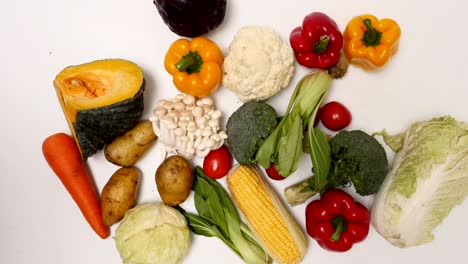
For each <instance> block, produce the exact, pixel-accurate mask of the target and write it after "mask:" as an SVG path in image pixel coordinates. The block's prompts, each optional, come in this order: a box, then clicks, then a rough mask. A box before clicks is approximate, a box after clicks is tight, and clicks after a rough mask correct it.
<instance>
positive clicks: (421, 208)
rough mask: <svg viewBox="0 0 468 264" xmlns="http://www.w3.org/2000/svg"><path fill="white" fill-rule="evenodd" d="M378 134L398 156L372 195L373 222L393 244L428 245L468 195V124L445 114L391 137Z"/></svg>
mask: <svg viewBox="0 0 468 264" xmlns="http://www.w3.org/2000/svg"><path fill="white" fill-rule="evenodd" d="M378 134H380V135H382V136H383V138H384V141H385V142H386V143H387V145H389V147H390V148H391V149H393V150H394V151H396V154H395V157H394V160H393V166H392V169H391V170H390V171H389V173H388V174H387V176H386V178H385V180H384V182H383V184H382V186H381V188H380V189H379V191H378V193H377V194H376V197H375V200H374V205H373V208H372V213H371V215H372V219H371V223H372V225H373V226H374V228H375V229H376V230H377V231H378V232H379V233H380V234H381V235H382V236H383V237H384V238H385V239H387V240H388V241H389V242H390V243H392V244H393V245H395V246H398V247H410V246H416V245H421V244H424V243H428V242H430V241H432V240H433V239H434V235H433V230H434V229H435V228H436V227H437V226H438V225H440V224H441V223H442V221H443V220H444V219H445V218H446V217H447V216H448V214H449V213H450V211H451V210H452V209H453V208H454V207H455V206H457V205H459V204H460V203H462V202H463V201H464V199H465V198H466V196H467V195H468V124H466V123H462V122H457V121H456V120H455V119H454V118H452V117H449V116H447V117H438V118H433V119H431V120H427V121H422V122H416V123H414V124H412V125H411V126H410V127H409V128H408V129H407V130H406V131H405V132H403V133H399V134H396V135H393V136H392V135H389V134H388V133H387V132H385V131H383V132H380V133H378Z"/></svg>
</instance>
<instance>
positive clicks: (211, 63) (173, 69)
mask: <svg viewBox="0 0 468 264" xmlns="http://www.w3.org/2000/svg"><path fill="white" fill-rule="evenodd" d="M222 64H223V54H222V52H221V50H220V48H219V47H218V45H217V44H216V43H214V42H213V41H211V40H209V39H207V38H204V37H196V38H194V39H192V40H191V41H190V40H188V39H178V40H176V41H175V42H174V43H172V45H171V46H170V47H169V50H168V51H167V53H166V57H165V59H164V67H165V68H166V70H167V72H169V73H170V74H171V75H172V76H173V82H174V85H175V86H176V88H177V89H178V90H179V91H181V92H182V93H186V94H190V95H193V96H196V97H204V96H209V95H210V94H211V93H213V92H214V91H215V90H216V89H217V88H218V86H219V84H220V83H221V77H222V71H221V66H222Z"/></svg>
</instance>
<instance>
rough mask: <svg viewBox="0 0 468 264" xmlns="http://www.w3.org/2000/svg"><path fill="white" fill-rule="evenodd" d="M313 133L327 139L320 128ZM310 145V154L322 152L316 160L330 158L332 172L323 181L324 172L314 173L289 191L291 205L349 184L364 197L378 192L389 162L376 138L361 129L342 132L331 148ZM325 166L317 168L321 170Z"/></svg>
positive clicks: (314, 144) (288, 198) (287, 194)
mask: <svg viewBox="0 0 468 264" xmlns="http://www.w3.org/2000/svg"><path fill="white" fill-rule="evenodd" d="M317 131H318V132H317ZM314 133H317V135H316V136H315V137H314V136H312V137H311V138H322V140H326V138H327V136H326V135H325V134H323V133H322V132H321V131H320V130H318V129H315V130H314ZM311 143H312V144H311V146H312V147H311V148H310V149H311V151H317V152H318V151H321V152H323V154H322V155H313V157H321V156H328V157H331V158H330V159H331V164H330V167H329V168H330V169H329V170H328V174H327V175H326V176H325V177H324V178H323V171H318V170H314V172H315V176H312V177H309V178H307V179H305V180H303V181H301V182H299V183H296V184H294V185H292V186H290V187H288V188H286V189H285V191H284V194H285V196H286V200H287V201H288V203H289V204H290V205H297V204H300V203H303V202H305V201H306V200H307V199H309V198H310V197H312V196H313V195H315V194H316V193H319V192H323V191H324V190H325V189H327V188H329V187H338V186H346V185H348V184H350V183H352V184H353V185H354V187H355V189H356V192H357V193H359V194H360V195H363V196H365V195H371V194H374V193H376V192H377V191H378V189H379V187H380V186H381V184H382V182H383V181H384V179H385V175H386V174H387V171H388V160H387V155H386V153H385V150H384V148H383V147H382V145H381V144H380V143H379V142H378V141H377V140H376V139H375V138H373V137H372V136H370V135H368V134H367V133H365V132H363V131H361V130H354V131H341V132H339V133H338V134H337V135H336V136H335V137H334V138H333V139H332V140H331V141H330V144H328V143H327V144H326V145H328V148H327V147H326V145H319V144H317V143H314V142H313V141H312V142H311ZM316 164H321V161H320V160H318V161H316ZM324 164H326V163H324ZM324 166H325V165H321V166H317V167H314V168H316V169H321V168H323V167H324ZM318 173H320V174H318ZM318 175H322V176H318ZM319 178H320V179H319Z"/></svg>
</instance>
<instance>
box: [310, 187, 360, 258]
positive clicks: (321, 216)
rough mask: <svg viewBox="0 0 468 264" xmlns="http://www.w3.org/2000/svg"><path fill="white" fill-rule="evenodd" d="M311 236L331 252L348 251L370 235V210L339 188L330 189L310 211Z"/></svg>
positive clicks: (312, 205) (313, 204)
mask: <svg viewBox="0 0 468 264" xmlns="http://www.w3.org/2000/svg"><path fill="white" fill-rule="evenodd" d="M306 229H307V233H308V234H309V235H310V236H311V237H312V238H314V239H315V240H317V242H318V244H319V245H320V246H321V247H322V248H324V249H327V250H330V251H336V252H344V251H348V250H350V249H351V247H352V246H353V244H354V243H358V242H361V241H362V240H364V239H365V238H366V237H367V234H368V233H369V211H368V210H367V208H366V207H365V206H364V205H362V204H360V203H358V202H355V201H354V199H353V197H351V195H349V194H347V193H345V192H344V191H342V190H339V189H328V190H327V191H325V193H324V194H323V195H322V197H321V199H320V200H314V201H312V202H311V203H309V205H307V208H306Z"/></svg>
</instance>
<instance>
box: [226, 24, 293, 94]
mask: <svg viewBox="0 0 468 264" xmlns="http://www.w3.org/2000/svg"><path fill="white" fill-rule="evenodd" d="M226 53H227V54H226V58H225V60H224V63H223V81H222V82H223V86H225V87H226V88H227V89H229V90H231V91H232V92H233V93H234V94H235V95H237V97H238V98H239V99H240V100H242V101H244V102H246V101H263V100H266V99H268V98H270V97H272V96H273V95H275V94H277V93H278V92H279V91H280V90H281V89H284V88H286V87H287V86H288V84H289V82H290V81H291V79H292V76H293V73H294V54H293V51H292V49H291V47H289V46H288V45H287V43H286V42H284V41H283V40H282V39H281V36H280V35H279V34H278V33H277V32H275V31H274V30H273V29H272V28H270V27H260V26H246V27H242V28H241V29H239V32H237V34H236V35H235V36H234V39H233V40H232V42H231V44H230V45H229V48H228V49H227V52H226Z"/></svg>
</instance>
